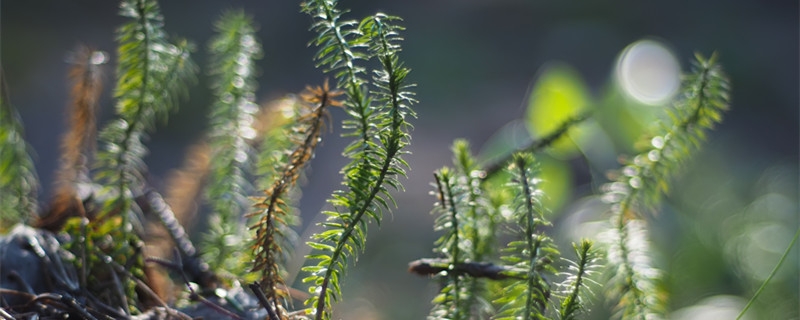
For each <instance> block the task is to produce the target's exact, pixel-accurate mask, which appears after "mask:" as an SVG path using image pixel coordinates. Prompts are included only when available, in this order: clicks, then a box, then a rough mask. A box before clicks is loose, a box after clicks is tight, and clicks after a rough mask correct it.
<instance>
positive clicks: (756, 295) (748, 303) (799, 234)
mask: <svg viewBox="0 0 800 320" xmlns="http://www.w3.org/2000/svg"><path fill="white" fill-rule="evenodd" d="M798 236H800V228H798V229H797V232H795V233H794V238H793V239H792V242H790V243H789V247H788V248H786V251H784V252H783V256H781V259H780V260H778V264H777V265H775V268H774V269H772V272H770V273H769V276H768V277H767V279H765V280H764V283H762V284H761V287H759V288H758V291H756V293H755V294H754V295H753V297H752V298H750V301H748V302H747V305H746V306H744V309H742V312H741V313H739V315H738V316H737V317H736V320H739V319H741V318H742V316H744V314H745V312H747V309H750V306H752V305H753V302H755V301H756V298H758V296H759V295H761V292H762V291H764V288H766V287H767V284H768V283H769V281H770V280H772V277H774V276H775V274H776V273H777V272H778V269H780V267H781V265H783V262H784V261H786V257H788V256H789V252H791V251H792V247H794V243H795V242H797V237H798Z"/></svg>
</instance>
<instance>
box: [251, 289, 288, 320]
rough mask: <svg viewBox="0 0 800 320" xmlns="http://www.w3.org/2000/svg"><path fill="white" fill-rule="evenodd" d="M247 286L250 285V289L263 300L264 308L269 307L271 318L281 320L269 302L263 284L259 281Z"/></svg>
mask: <svg viewBox="0 0 800 320" xmlns="http://www.w3.org/2000/svg"><path fill="white" fill-rule="evenodd" d="M247 286H248V287H250V290H252V291H253V294H255V295H256V298H258V301H259V302H261V305H262V306H263V307H264V309H267V314H269V319H270V320H280V318H279V317H278V315H277V314H276V313H275V310H272V306H271V305H270V304H269V301H268V300H267V296H265V295H264V291H262V290H261V285H260V284H259V283H258V282H253V283H251V284H249V285H247Z"/></svg>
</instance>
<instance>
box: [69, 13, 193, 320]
mask: <svg viewBox="0 0 800 320" xmlns="http://www.w3.org/2000/svg"><path fill="white" fill-rule="evenodd" d="M120 14H121V15H122V16H124V17H127V18H129V19H130V20H129V22H127V23H125V24H124V25H123V26H122V27H120V28H119V30H118V31H117V33H118V34H117V40H118V41H119V49H118V50H119V51H118V56H119V63H118V70H117V75H118V79H117V87H116V88H115V91H114V96H115V98H116V99H117V107H116V111H117V115H118V119H116V120H114V121H113V122H111V123H110V124H108V125H107V126H106V127H105V129H103V130H102V131H101V133H100V140H101V141H102V142H103V143H104V144H103V149H101V150H100V151H99V152H98V155H97V167H98V171H97V179H98V180H99V181H100V182H101V183H102V185H103V193H102V194H101V197H102V199H104V204H103V205H102V208H101V214H100V217H99V218H98V219H97V220H96V221H91V222H90V223H89V224H88V226H83V225H82V222H80V219H78V218H75V219H72V221H71V222H68V223H67V225H66V226H65V231H66V232H67V233H69V234H71V235H72V236H73V237H74V238H76V239H82V240H80V244H79V245H78V244H73V245H71V246H69V249H70V250H72V251H73V252H74V253H76V254H78V253H81V252H82V253H83V254H86V253H87V252H88V253H89V254H91V256H92V257H94V258H92V259H88V258H87V259H86V260H84V261H81V263H82V264H85V265H84V266H82V268H84V269H85V270H87V272H90V274H92V276H93V277H97V279H94V280H96V281H93V280H92V279H91V278H90V279H89V282H90V283H95V284H97V285H99V284H98V282H99V281H109V280H110V278H111V279H115V278H116V277H118V276H117V273H116V271H114V270H111V269H109V267H108V266H107V263H108V262H107V261H102V260H100V259H99V258H97V257H102V256H109V257H111V258H112V259H113V261H115V263H118V264H120V265H124V266H127V267H130V268H132V273H133V275H134V276H137V277H141V276H143V274H142V273H141V272H142V271H141V267H142V265H143V262H142V259H141V255H140V254H139V252H140V251H141V247H142V244H141V241H140V240H139V238H138V236H137V235H136V233H135V232H133V230H132V227H133V226H134V223H136V225H137V226H140V225H139V224H138V223H139V222H140V221H138V220H133V221H131V220H130V216H131V215H132V214H133V213H135V212H136V210H138V208H135V207H133V198H134V197H135V196H138V195H139V194H140V193H141V192H142V188H143V187H144V184H145V182H144V179H143V174H144V173H145V172H146V166H145V164H144V162H143V160H142V159H143V157H144V155H145V154H146V148H145V147H144V145H143V140H144V139H146V137H147V132H148V131H150V130H152V129H153V128H154V126H155V121H156V120H157V119H166V117H167V114H168V113H169V112H170V111H172V110H174V109H175V108H177V102H178V98H179V96H180V95H181V94H182V93H185V90H186V83H187V81H190V80H191V79H193V77H194V73H195V66H194V64H193V63H192V62H191V60H190V59H189V52H190V51H191V48H192V46H191V45H190V44H189V43H188V42H187V41H185V40H179V41H177V42H176V43H175V44H173V43H170V42H169V41H168V40H167V39H166V35H165V34H164V32H163V30H162V26H163V18H162V17H161V14H160V13H159V8H158V4H157V3H156V2H155V1H152V0H129V1H123V2H122V4H121V6H120ZM76 241H78V240H76ZM123 283H124V284H123V285H124V286H125V288H126V289H125V294H124V295H125V297H123V298H122V299H115V300H113V301H109V304H110V305H114V306H123V307H124V308H123V309H124V310H126V312H129V311H131V310H136V304H135V302H136V301H138V300H137V299H136V297H135V293H134V291H133V287H134V284H133V281H132V280H131V279H127V280H123ZM105 290H113V289H112V288H109V287H108V286H106V287H105V288H103V287H102V286H101V287H100V288H98V291H105ZM113 296H116V294H115V295H113ZM126 300H127V301H126Z"/></svg>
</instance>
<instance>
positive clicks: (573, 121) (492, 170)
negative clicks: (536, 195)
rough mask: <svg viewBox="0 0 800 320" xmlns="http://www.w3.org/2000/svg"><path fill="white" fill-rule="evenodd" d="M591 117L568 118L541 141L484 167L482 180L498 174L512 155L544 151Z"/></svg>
mask: <svg viewBox="0 0 800 320" xmlns="http://www.w3.org/2000/svg"><path fill="white" fill-rule="evenodd" d="M591 115H592V114H591V112H584V113H581V114H579V115H577V116H575V117H572V118H569V119H567V120H565V121H564V122H563V123H561V125H560V126H559V127H558V128H556V129H555V130H553V131H552V132H550V133H549V134H547V135H546V136H544V137H542V138H541V139H539V140H535V141H532V142H531V143H529V144H528V145H526V146H523V147H521V148H519V149H517V150H515V151H514V152H511V153H509V154H508V155H506V156H505V157H503V158H501V159H500V160H497V161H495V162H492V163H490V164H488V165H486V170H485V171H486V174H485V175H484V176H483V180H484V181H485V180H486V179H488V178H489V177H491V176H493V175H495V174H497V173H498V172H500V171H501V170H502V169H503V168H504V167H505V165H506V163H508V161H510V160H511V157H513V155H514V153H516V152H522V151H527V152H537V151H539V150H542V149H544V148H546V147H549V146H550V145H552V144H553V143H554V142H556V141H557V140H558V139H559V138H561V137H562V136H564V135H565V134H567V132H568V131H569V129H570V128H572V127H573V126H575V125H577V124H579V123H581V122H583V121H584V120H586V119H589V117H591Z"/></svg>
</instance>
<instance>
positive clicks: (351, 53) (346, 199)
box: [302, 0, 414, 319]
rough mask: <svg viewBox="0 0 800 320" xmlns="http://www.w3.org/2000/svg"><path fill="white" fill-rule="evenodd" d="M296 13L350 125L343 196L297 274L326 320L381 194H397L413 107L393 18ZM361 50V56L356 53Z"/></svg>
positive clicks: (318, 5) (381, 205) (315, 10)
mask: <svg viewBox="0 0 800 320" xmlns="http://www.w3.org/2000/svg"><path fill="white" fill-rule="evenodd" d="M302 7H303V11H304V12H306V13H308V14H309V15H311V16H312V17H314V23H313V25H312V30H313V31H315V32H316V33H317V38H316V39H315V40H314V41H312V43H313V44H315V45H317V46H318V47H319V51H318V52H317V55H316V59H317V61H318V66H323V67H324V68H325V71H326V72H332V73H334V75H335V76H336V78H337V81H338V84H337V86H338V87H339V88H342V90H343V91H345V93H346V95H347V99H345V101H344V107H345V110H346V112H347V114H348V115H349V116H350V119H348V120H345V121H343V127H344V128H345V129H346V130H347V132H346V133H345V134H344V135H345V136H350V137H353V141H352V142H351V143H350V145H348V146H347V147H346V148H345V152H344V153H345V156H347V157H348V158H349V159H351V162H350V163H349V164H348V165H347V166H345V168H343V169H342V172H343V174H344V178H345V182H344V185H345V186H347V190H340V191H337V192H335V194H334V195H333V198H332V199H331V200H330V202H331V203H332V204H333V206H334V208H335V210H334V211H328V212H325V214H327V215H328V216H329V217H328V219H327V221H326V222H324V223H322V225H323V226H324V227H325V229H326V230H325V231H323V232H321V233H317V234H315V235H314V236H313V239H314V241H313V242H309V245H310V246H311V247H312V248H314V249H316V250H319V251H321V252H320V253H319V254H314V255H311V256H309V258H310V259H314V260H318V263H317V265H316V266H307V267H305V268H303V270H305V271H307V272H310V273H311V276H310V277H307V278H305V279H304V281H305V282H313V283H314V286H313V287H311V288H310V289H309V292H311V293H312V294H313V295H314V296H313V297H312V298H310V299H309V300H307V301H306V304H309V305H311V307H312V308H313V311H312V312H313V314H314V316H315V317H316V318H317V319H323V318H325V319H327V318H328V315H329V314H328V310H330V308H331V303H332V300H335V299H337V297H338V296H339V295H340V294H341V290H340V286H339V277H340V276H341V275H342V273H343V272H344V271H345V270H344V269H345V266H346V264H347V263H348V259H349V258H355V257H356V254H357V251H359V250H363V249H364V244H365V241H366V232H367V223H368V220H373V221H375V222H376V223H380V220H381V217H382V216H383V210H384V209H387V210H388V209H389V202H393V199H392V197H391V196H390V195H389V190H388V187H392V188H394V189H401V188H402V186H401V185H400V183H399V181H398V180H397V177H399V176H404V175H405V171H404V167H406V166H407V164H406V163H405V162H404V161H403V160H401V159H400V158H399V157H400V156H401V155H402V154H403V153H404V151H402V149H403V147H405V146H406V145H407V144H408V139H409V136H408V133H407V130H408V127H409V124H408V123H407V122H406V121H405V118H406V117H407V116H414V113H413V111H411V109H410V108H409V106H410V105H411V104H412V103H413V102H414V101H413V99H412V98H411V95H412V93H410V92H408V91H407V89H408V87H409V86H410V85H408V84H407V83H406V82H405V77H406V75H407V74H408V72H409V69H407V68H405V67H404V66H403V64H402V63H401V62H400V60H399V58H398V52H399V46H398V41H400V38H399V36H398V34H397V32H398V31H399V30H401V28H400V27H398V26H394V25H393V21H395V20H397V18H395V17H390V16H386V15H383V14H376V15H374V16H371V17H367V18H365V19H364V20H363V21H362V22H361V23H360V24H357V23H356V22H355V21H343V20H341V15H342V12H341V11H339V10H338V9H336V1H329V0H318V1H309V2H306V3H304V4H303V6H302ZM364 48H368V50H366V52H365V50H363V49H364ZM371 58H376V59H377V60H378V62H379V63H380V67H379V68H377V69H376V70H375V71H374V77H373V79H372V80H373V81H371V82H369V83H370V84H371V85H372V89H371V90H370V89H368V81H367V80H365V79H364V78H363V74H364V73H365V70H366V69H365V68H364V67H361V66H360V65H359V63H358V62H359V60H369V59H371Z"/></svg>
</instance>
